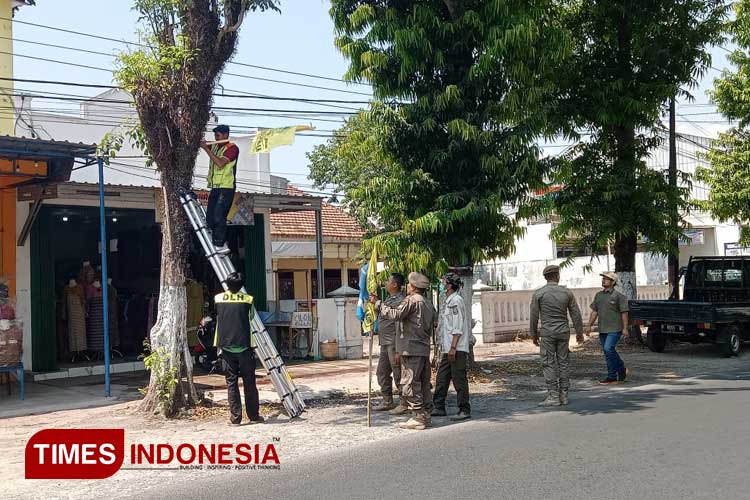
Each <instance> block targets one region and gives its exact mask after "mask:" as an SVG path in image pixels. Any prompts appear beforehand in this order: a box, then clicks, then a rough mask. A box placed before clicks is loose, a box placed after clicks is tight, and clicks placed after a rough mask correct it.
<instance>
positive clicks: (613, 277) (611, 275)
mask: <svg viewBox="0 0 750 500" xmlns="http://www.w3.org/2000/svg"><path fill="white" fill-rule="evenodd" d="M599 276H602V277H603V278H609V279H611V280H612V281H614V282H615V283H617V275H616V274H615V273H613V272H610V271H607V272H606V273H601V274H600V275H599Z"/></svg>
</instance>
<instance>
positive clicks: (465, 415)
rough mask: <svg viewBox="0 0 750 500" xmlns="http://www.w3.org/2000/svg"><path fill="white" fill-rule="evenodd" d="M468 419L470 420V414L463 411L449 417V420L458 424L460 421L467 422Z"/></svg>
mask: <svg viewBox="0 0 750 500" xmlns="http://www.w3.org/2000/svg"><path fill="white" fill-rule="evenodd" d="M470 418H471V414H470V413H466V412H465V411H463V410H462V411H460V412H458V413H457V414H455V415H453V416H452V417H451V420H452V421H453V422H460V421H461V420H468V419H470Z"/></svg>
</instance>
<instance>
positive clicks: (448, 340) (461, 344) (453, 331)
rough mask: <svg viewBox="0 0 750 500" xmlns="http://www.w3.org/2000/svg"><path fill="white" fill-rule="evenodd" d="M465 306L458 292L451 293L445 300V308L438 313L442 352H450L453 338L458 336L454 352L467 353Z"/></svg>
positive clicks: (467, 334) (467, 335)
mask: <svg viewBox="0 0 750 500" xmlns="http://www.w3.org/2000/svg"><path fill="white" fill-rule="evenodd" d="M465 318H466V304H465V303H464V299H463V297H461V295H459V294H458V292H453V293H452V294H451V295H450V297H448V298H447V299H445V307H443V310H442V311H441V312H440V319H439V320H438V334H439V339H440V342H441V343H442V347H443V352H444V353H446V354H447V353H448V351H450V350H451V344H452V343H453V336H454V335H460V337H459V339H458V344H456V351H461V352H469V337H470V336H471V332H468V331H467V330H468V328H467V327H466V321H465Z"/></svg>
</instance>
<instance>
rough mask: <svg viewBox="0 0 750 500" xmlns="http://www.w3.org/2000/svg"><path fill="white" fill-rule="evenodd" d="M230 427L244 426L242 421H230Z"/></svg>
mask: <svg viewBox="0 0 750 500" xmlns="http://www.w3.org/2000/svg"><path fill="white" fill-rule="evenodd" d="M229 425H230V426H232V427H239V426H240V425H242V420H240V421H239V422H232V421H231V420H230V421H229Z"/></svg>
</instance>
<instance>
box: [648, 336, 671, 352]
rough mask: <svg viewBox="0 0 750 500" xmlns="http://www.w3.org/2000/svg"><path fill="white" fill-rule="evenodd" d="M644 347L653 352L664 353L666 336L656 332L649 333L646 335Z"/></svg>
mask: <svg viewBox="0 0 750 500" xmlns="http://www.w3.org/2000/svg"><path fill="white" fill-rule="evenodd" d="M646 345H648V348H649V349H651V350H652V351H653V352H664V348H665V347H666V346H667V336H666V335H664V334H663V333H659V332H656V331H649V332H648V333H647V334H646Z"/></svg>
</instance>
